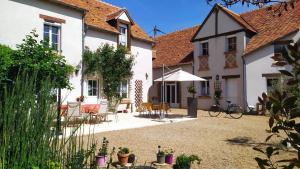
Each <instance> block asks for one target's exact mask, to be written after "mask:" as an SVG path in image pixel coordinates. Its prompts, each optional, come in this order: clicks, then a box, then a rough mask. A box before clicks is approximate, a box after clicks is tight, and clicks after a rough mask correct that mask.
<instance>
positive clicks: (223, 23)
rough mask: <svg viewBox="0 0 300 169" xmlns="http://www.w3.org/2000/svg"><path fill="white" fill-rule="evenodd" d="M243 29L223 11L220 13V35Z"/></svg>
mask: <svg viewBox="0 0 300 169" xmlns="http://www.w3.org/2000/svg"><path fill="white" fill-rule="evenodd" d="M239 29H242V27H241V26H240V25H239V24H238V23H237V21H235V20H233V19H232V18H231V17H229V16H228V15H227V14H226V13H224V12H223V11H222V10H219V13H218V33H219V34H220V33H226V32H230V31H233V30H239Z"/></svg>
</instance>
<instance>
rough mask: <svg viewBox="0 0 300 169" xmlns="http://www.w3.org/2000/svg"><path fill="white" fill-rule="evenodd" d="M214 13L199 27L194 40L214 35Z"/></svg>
mask: <svg viewBox="0 0 300 169" xmlns="http://www.w3.org/2000/svg"><path fill="white" fill-rule="evenodd" d="M215 15H216V13H215V12H213V13H212V14H211V15H210V17H209V18H208V19H207V20H206V22H205V24H204V25H201V28H200V29H201V30H200V32H198V34H197V36H196V39H199V38H203V37H208V36H212V35H214V34H215V22H216V16H215Z"/></svg>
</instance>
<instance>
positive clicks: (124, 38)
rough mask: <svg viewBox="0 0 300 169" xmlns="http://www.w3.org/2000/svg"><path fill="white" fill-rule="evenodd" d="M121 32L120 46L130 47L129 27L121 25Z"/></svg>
mask: <svg viewBox="0 0 300 169" xmlns="http://www.w3.org/2000/svg"><path fill="white" fill-rule="evenodd" d="M119 31H120V35H119V44H120V45H123V46H127V45H128V38H127V37H128V26H127V25H125V24H120V26H119Z"/></svg>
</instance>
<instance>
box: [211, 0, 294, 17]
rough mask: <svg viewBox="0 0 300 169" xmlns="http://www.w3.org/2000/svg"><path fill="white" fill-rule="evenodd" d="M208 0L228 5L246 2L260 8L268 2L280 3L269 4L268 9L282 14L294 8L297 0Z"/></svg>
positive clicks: (275, 13)
mask: <svg viewBox="0 0 300 169" xmlns="http://www.w3.org/2000/svg"><path fill="white" fill-rule="evenodd" d="M206 1H207V3H208V4H211V3H219V4H221V5H223V6H226V7H228V6H232V5H235V4H242V5H245V4H246V5H247V6H250V5H253V6H257V7H259V8H261V7H263V6H265V5H267V4H272V3H278V4H279V5H277V6H275V7H272V6H269V7H268V8H267V9H268V10H272V11H273V13H274V15H278V16H280V15H281V14H282V12H284V11H287V10H288V9H289V7H291V8H292V9H293V8H294V4H295V3H296V1H297V0H206Z"/></svg>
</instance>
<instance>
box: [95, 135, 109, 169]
mask: <svg viewBox="0 0 300 169" xmlns="http://www.w3.org/2000/svg"><path fill="white" fill-rule="evenodd" d="M108 143H109V142H108V140H107V138H106V137H103V140H102V145H101V147H100V148H99V152H98V154H97V155H96V162H97V165H98V166H99V167H103V166H105V164H106V162H107V154H108Z"/></svg>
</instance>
